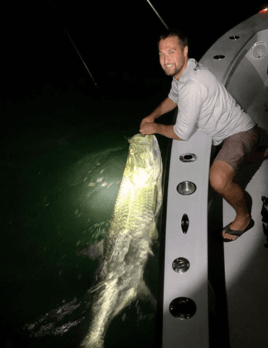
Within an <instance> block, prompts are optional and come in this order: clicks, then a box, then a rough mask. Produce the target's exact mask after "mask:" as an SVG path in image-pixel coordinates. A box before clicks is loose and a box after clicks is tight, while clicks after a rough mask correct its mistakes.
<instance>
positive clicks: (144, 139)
mask: <svg viewBox="0 0 268 348" xmlns="http://www.w3.org/2000/svg"><path fill="white" fill-rule="evenodd" d="M128 141H129V144H130V146H129V156H128V161H127V164H128V169H129V175H130V176H131V177H132V179H133V180H132V181H134V177H135V182H136V183H137V182H140V183H141V184H142V185H145V184H146V182H148V181H152V180H157V179H158V178H159V177H160V176H161V174H162V159H161V153H160V148H159V145H158V141H157V139H156V137H155V136H154V135H143V134H136V135H134V136H133V137H132V138H130V139H129V140H128ZM137 177H139V179H138V180H137Z"/></svg>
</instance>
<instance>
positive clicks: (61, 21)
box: [48, 0, 100, 91]
mask: <svg viewBox="0 0 268 348" xmlns="http://www.w3.org/2000/svg"><path fill="white" fill-rule="evenodd" d="M48 2H49V3H50V5H51V7H52V8H53V10H54V12H55V13H56V14H57V11H56V10H55V8H54V6H53V5H52V3H51V1H50V0H48ZM60 23H61V25H62V27H63V29H64V31H65V33H66V34H67V36H68V37H69V39H70V41H71V43H72V45H73V47H74V49H75V50H76V53H77V54H78V56H79V58H80V59H81V61H82V63H83V64H84V67H85V68H86V70H87V72H88V74H89V76H90V78H91V80H92V81H93V83H94V85H95V87H96V88H97V89H98V90H99V91H100V89H99V86H98V85H97V83H96V81H95V80H94V78H93V76H92V74H91V72H90V71H89V69H88V67H87V65H86V63H85V61H84V59H83V57H82V56H81V54H80V52H79V51H78V49H77V47H76V46H75V44H74V42H73V40H72V38H71V36H70V35H69V33H68V31H67V29H66V28H65V26H64V25H63V23H62V21H61V20H60Z"/></svg>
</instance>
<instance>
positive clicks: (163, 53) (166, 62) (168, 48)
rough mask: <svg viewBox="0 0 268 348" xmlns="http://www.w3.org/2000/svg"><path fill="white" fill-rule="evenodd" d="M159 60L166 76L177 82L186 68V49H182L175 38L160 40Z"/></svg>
mask: <svg viewBox="0 0 268 348" xmlns="http://www.w3.org/2000/svg"><path fill="white" fill-rule="evenodd" d="M159 60H160V64H161V66H162V68H163V70H164V72H165V73H166V75H168V76H173V77H175V79H176V80H178V79H179V78H180V76H181V74H182V72H183V70H184V69H185V68H186V67H187V63H188V47H187V46H186V47H184V49H182V48H181V46H180V44H179V39H178V38H177V37H176V36H171V37H168V38H166V39H164V40H160V42H159Z"/></svg>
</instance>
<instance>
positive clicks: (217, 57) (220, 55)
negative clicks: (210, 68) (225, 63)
mask: <svg viewBox="0 0 268 348" xmlns="http://www.w3.org/2000/svg"><path fill="white" fill-rule="evenodd" d="M213 58H214V59H218V60H222V59H224V58H225V56H223V55H222V54H218V55H217V56H214V57H213Z"/></svg>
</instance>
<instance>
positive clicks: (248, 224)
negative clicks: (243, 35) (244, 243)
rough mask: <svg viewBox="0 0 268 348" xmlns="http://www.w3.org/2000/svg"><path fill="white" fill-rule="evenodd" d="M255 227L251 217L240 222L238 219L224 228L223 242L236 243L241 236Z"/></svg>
mask: <svg viewBox="0 0 268 348" xmlns="http://www.w3.org/2000/svg"><path fill="white" fill-rule="evenodd" d="M253 225H254V221H253V220H252V219H251V217H250V216H249V217H247V218H245V219H240V220H237V219H236V220H234V221H233V222H231V223H230V224H228V225H227V226H225V227H224V229H223V231H222V237H223V240H224V241H225V242H228V241H230V242H231V241H234V240H236V239H237V238H239V237H240V236H242V234H243V233H245V232H246V231H248V230H249V229H250V228H252V227H253Z"/></svg>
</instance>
